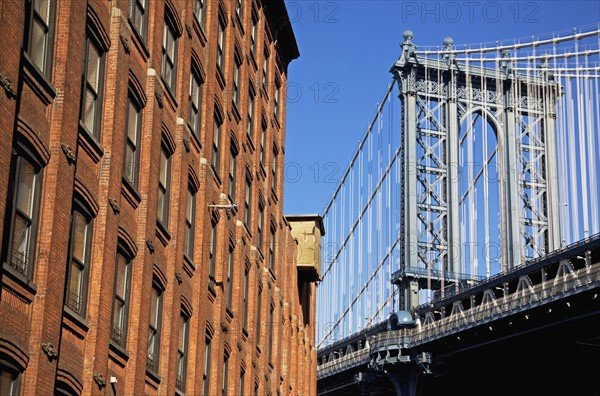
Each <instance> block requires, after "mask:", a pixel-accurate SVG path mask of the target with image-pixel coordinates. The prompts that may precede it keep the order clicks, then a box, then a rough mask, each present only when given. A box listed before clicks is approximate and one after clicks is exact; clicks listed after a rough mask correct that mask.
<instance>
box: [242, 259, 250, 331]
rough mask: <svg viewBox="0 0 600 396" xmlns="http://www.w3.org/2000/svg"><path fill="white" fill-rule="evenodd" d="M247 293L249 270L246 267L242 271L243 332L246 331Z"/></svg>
mask: <svg viewBox="0 0 600 396" xmlns="http://www.w3.org/2000/svg"><path fill="white" fill-rule="evenodd" d="M249 292H250V269H249V268H247V267H246V269H245V270H244V301H243V303H244V307H243V309H244V311H243V312H244V314H243V316H244V317H243V320H242V329H243V330H246V331H247V330H248V298H249Z"/></svg>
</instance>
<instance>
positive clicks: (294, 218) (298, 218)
mask: <svg viewBox="0 0 600 396" xmlns="http://www.w3.org/2000/svg"><path fill="white" fill-rule="evenodd" d="M285 218H286V220H287V221H288V222H290V221H311V220H312V221H314V222H315V223H317V226H318V227H319V230H321V235H325V226H324V225H323V217H321V215H319V214H293V215H285Z"/></svg>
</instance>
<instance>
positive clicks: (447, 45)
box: [442, 37, 454, 50]
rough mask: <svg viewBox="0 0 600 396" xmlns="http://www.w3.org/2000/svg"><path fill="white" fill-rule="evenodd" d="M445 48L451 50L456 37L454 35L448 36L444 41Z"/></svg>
mask: <svg viewBox="0 0 600 396" xmlns="http://www.w3.org/2000/svg"><path fill="white" fill-rule="evenodd" d="M442 43H443V44H444V49H445V50H451V49H452V46H453V45H454V39H453V38H452V37H446V38H445V39H444V41H443V42H442Z"/></svg>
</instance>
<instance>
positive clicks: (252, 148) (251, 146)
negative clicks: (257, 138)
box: [246, 132, 256, 154]
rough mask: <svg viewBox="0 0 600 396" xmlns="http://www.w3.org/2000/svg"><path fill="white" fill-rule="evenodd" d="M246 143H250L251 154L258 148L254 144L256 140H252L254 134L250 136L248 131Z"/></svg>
mask: <svg viewBox="0 0 600 396" xmlns="http://www.w3.org/2000/svg"><path fill="white" fill-rule="evenodd" d="M246 143H247V144H248V148H249V149H250V154H252V153H253V152H254V150H255V149H256V148H255V146H254V141H252V136H250V135H249V134H248V133H247V132H246Z"/></svg>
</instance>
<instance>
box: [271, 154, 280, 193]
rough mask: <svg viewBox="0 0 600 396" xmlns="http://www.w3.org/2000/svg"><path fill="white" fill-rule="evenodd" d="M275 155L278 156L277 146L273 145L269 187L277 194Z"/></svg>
mask: <svg viewBox="0 0 600 396" xmlns="http://www.w3.org/2000/svg"><path fill="white" fill-rule="evenodd" d="M277 157H279V150H278V149H277V146H275V145H273V166H272V167H271V189H273V192H274V193H275V194H277V170H278V169H277V168H278V164H277V159H278V158H277Z"/></svg>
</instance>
